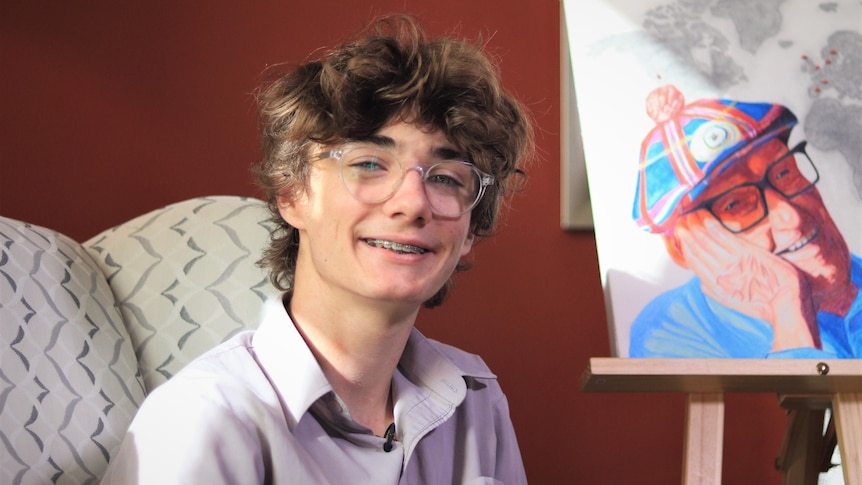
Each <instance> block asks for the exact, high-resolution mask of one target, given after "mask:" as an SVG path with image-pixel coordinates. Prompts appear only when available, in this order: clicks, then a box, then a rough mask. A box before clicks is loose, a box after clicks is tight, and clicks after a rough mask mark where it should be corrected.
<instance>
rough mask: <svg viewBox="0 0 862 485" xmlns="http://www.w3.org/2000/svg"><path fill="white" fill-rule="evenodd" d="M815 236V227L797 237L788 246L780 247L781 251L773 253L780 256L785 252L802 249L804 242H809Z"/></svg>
mask: <svg viewBox="0 0 862 485" xmlns="http://www.w3.org/2000/svg"><path fill="white" fill-rule="evenodd" d="M815 237H817V229H813V230H812V231H811V232H810V233H808V234H806V235H805V236H803V237H801V238H799V239H798V240H797V241H796V242H795V243H793V244H792V245H791V246H788V247H786V248H784V249H782V250H781V251H779V252H777V253H775V254H776V255H777V256H782V255H784V254H787V253H792V252H794V251H798V250H800V249H802V248H803V247H804V246H805V245H806V244H808V243H810V242H811V240H813V239H814V238H815Z"/></svg>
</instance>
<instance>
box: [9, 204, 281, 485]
mask: <svg viewBox="0 0 862 485" xmlns="http://www.w3.org/2000/svg"><path fill="white" fill-rule="evenodd" d="M270 227H271V226H270V223H269V222H268V215H267V211H266V209H265V207H264V204H263V203H262V202H261V201H259V200H256V199H248V198H240V197H231V196H219V197H204V198H197V199H191V200H187V201H184V202H180V203H177V204H173V205H170V206H168V207H165V208H162V209H158V210H155V211H153V212H150V213H148V214H145V215H142V216H140V217H137V218H135V219H133V220H131V221H128V222H126V223H124V224H121V225H119V226H117V227H115V228H113V229H109V230H106V231H104V232H102V233H101V234H98V235H96V236H95V237H93V238H91V239H90V240H88V241H85V242H83V243H80V244H79V243H78V242H75V241H73V240H72V239H70V238H68V237H66V236H64V235H62V234H59V233H57V232H56V231H53V230H51V229H48V228H44V227H38V226H34V225H31V224H27V223H25V222H21V221H16V220H13V219H9V218H4V217H0V357H2V364H0V483H2V484H37V483H39V484H41V483H69V484H79V483H98V482H99V480H100V479H101V476H102V474H103V473H104V471H105V469H106V467H107V464H108V462H109V461H110V458H111V453H113V452H114V451H115V450H116V449H117V447H118V446H119V443H120V441H121V440H122V438H123V436H124V435H125V432H126V428H127V427H128V425H129V423H130V422H131V420H132V418H133V417H134V415H135V412H136V411H137V409H138V407H139V406H140V404H141V402H142V401H143V399H144V398H145V396H146V395H147V393H149V392H150V391H152V390H153V389H154V388H155V387H157V386H158V385H159V384H161V383H163V382H165V381H166V380H168V379H170V377H171V376H173V375H174V374H176V373H177V372H178V371H179V370H180V369H181V368H182V367H183V366H185V365H186V364H187V363H188V362H189V361H191V360H192V359H194V358H195V357H197V356H198V355H200V354H202V353H203V352H205V351H206V350H208V349H210V348H212V347H213V346H215V345H216V344H218V343H220V342H222V341H224V340H226V339H227V338H229V337H231V336H233V335H235V334H236V333H238V332H241V331H243V330H247V329H252V328H254V327H255V326H256V324H257V316H258V315H257V312H258V311H259V309H260V308H261V306H262V305H261V303H262V302H263V301H264V300H266V299H267V298H271V297H274V296H275V295H277V291H276V289H275V288H274V287H273V286H272V285H271V284H270V283H269V281H268V280H267V278H266V274H265V272H264V271H263V270H261V269H260V268H258V267H257V266H256V265H255V262H256V261H257V259H258V258H259V257H260V254H261V250H262V248H263V247H264V246H265V245H266V244H267V242H268V238H269V233H270Z"/></svg>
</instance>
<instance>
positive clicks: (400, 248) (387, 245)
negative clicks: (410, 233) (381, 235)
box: [365, 239, 427, 254]
mask: <svg viewBox="0 0 862 485" xmlns="http://www.w3.org/2000/svg"><path fill="white" fill-rule="evenodd" d="M365 242H366V243H368V244H369V245H371V246H374V247H378V248H384V249H388V250H390V251H395V252H396V253H404V254H424V253H426V252H427V251H426V250H424V249H422V248H420V247H419V246H412V245H410V244H401V243H397V242H394V241H384V240H381V239H367V240H366V241H365Z"/></svg>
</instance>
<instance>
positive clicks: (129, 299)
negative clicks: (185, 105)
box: [83, 196, 278, 392]
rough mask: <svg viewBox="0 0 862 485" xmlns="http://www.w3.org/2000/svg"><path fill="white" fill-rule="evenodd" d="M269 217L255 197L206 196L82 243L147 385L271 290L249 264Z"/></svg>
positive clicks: (253, 317) (251, 320) (251, 322)
mask: <svg viewBox="0 0 862 485" xmlns="http://www.w3.org/2000/svg"><path fill="white" fill-rule="evenodd" d="M270 232H271V225H270V223H269V222H268V211H267V210H266V207H265V205H264V203H263V202H262V201H260V200H257V199H251V198H240V197H235V196H213V197H203V198H197V199H191V200H187V201H184V202H179V203H177V204H173V205H170V206H167V207H164V208H162V209H158V210H155V211H152V212H150V213H148V214H144V215H142V216H140V217H137V218H135V219H133V220H131V221H128V222H126V223H124V224H121V225H119V226H117V227H115V228H113V229H110V230H107V231H105V232H103V233H101V234H98V235H96V236H95V237H93V238H92V239H90V240H88V241H86V242H84V244H83V245H84V246H85V247H86V249H87V250H88V251H89V252H90V254H92V255H93V257H94V258H95V259H96V261H97V262H98V264H99V266H100V267H101V268H102V271H103V272H104V274H105V275H106V277H107V278H108V282H109V283H110V285H111V288H112V289H113V292H114V295H115V297H116V300H117V303H118V305H119V308H120V312H121V313H122V315H123V319H124V320H125V322H126V325H127V328H128V331H129V334H130V335H131V338H132V342H133V343H134V349H135V354H136V355H137V358H138V362H139V366H140V370H141V375H142V377H143V380H144V383H145V385H146V389H147V392H149V391H152V390H153V389H154V388H155V387H157V386H158V385H159V384H161V383H163V382H165V381H166V380H168V379H169V378H170V377H171V376H173V375H174V374H176V373H177V372H178V371H179V370H180V369H181V368H182V367H183V366H185V365H186V364H187V363H188V362H190V361H191V360H192V359H194V358H195V357H197V356H198V355H200V354H202V353H204V352H205V351H207V350H209V349H210V348H212V347H214V346H215V345H217V344H219V343H221V342H222V341H224V340H226V339H228V338H230V337H231V336H233V335H235V334H236V333H237V332H240V331H242V330H246V329H251V328H255V327H256V326H257V323H258V312H259V311H260V309H261V307H262V306H263V305H262V303H263V302H264V301H265V300H266V299H268V298H270V297H274V296H276V295H278V291H277V290H276V289H275V287H273V286H272V285H271V284H270V283H269V280H268V278H267V275H266V272H265V271H264V270H262V269H260V268H258V267H257V266H256V265H255V262H256V261H257V260H258V259H260V256H261V252H262V250H263V248H264V247H265V246H266V245H267V243H268V242H269V234H270Z"/></svg>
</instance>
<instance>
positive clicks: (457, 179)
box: [426, 162, 473, 189]
mask: <svg viewBox="0 0 862 485" xmlns="http://www.w3.org/2000/svg"><path fill="white" fill-rule="evenodd" d="M472 178H473V171H472V170H471V169H470V167H469V166H467V165H464V164H462V163H460V162H443V163H440V164H437V165H435V166H434V167H432V168H431V171H430V172H428V177H427V178H426V183H429V184H431V185H433V186H435V187H440V188H447V189H460V188H464V187H468V186H469V185H470V180H472Z"/></svg>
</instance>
